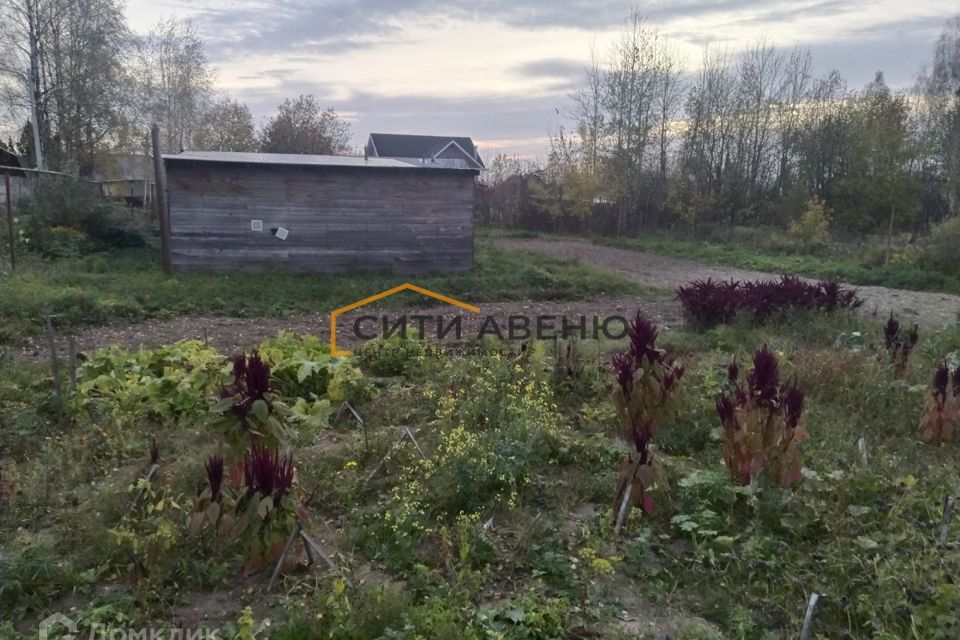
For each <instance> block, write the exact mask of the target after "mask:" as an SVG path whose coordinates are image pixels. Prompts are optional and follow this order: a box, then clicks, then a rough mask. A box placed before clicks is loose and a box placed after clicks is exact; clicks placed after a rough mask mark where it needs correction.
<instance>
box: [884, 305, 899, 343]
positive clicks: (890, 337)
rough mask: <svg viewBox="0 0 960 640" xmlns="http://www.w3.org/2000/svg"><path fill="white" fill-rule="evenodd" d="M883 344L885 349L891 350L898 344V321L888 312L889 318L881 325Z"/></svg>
mask: <svg viewBox="0 0 960 640" xmlns="http://www.w3.org/2000/svg"><path fill="white" fill-rule="evenodd" d="M883 346H884V347H886V349H887V351H893V350H894V349H897V348H898V347H899V346H900V322H899V321H898V320H896V319H894V317H893V312H892V311H891V312H890V319H889V320H887V323H886V324H885V325H883Z"/></svg>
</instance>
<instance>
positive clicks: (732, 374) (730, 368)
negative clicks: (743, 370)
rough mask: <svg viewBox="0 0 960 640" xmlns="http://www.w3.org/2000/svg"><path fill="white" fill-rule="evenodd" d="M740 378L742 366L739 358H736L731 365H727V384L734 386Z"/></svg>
mask: <svg viewBox="0 0 960 640" xmlns="http://www.w3.org/2000/svg"><path fill="white" fill-rule="evenodd" d="M739 378H740V364H739V363H738V362H737V357H736V356H734V357H733V360H731V361H730V364H728V365H727V382H729V383H731V384H734V383H736V381H737V380H738V379H739Z"/></svg>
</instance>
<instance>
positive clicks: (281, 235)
mask: <svg viewBox="0 0 960 640" xmlns="http://www.w3.org/2000/svg"><path fill="white" fill-rule="evenodd" d="M288 235H290V231H289V229H284V228H283V227H278V228H277V237H278V238H280V239H281V240H286V239H287V236H288Z"/></svg>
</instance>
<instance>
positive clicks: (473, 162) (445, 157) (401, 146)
mask: <svg viewBox="0 0 960 640" xmlns="http://www.w3.org/2000/svg"><path fill="white" fill-rule="evenodd" d="M365 153H366V155H367V156H368V157H370V158H392V159H394V160H401V161H403V162H408V163H411V164H420V165H424V166H433V167H449V168H456V169H477V170H482V169H483V168H484V166H483V160H481V159H480V154H479V153H478V152H477V147H476V145H474V144H473V140H472V139H470V138H468V137H463V136H460V137H455V136H418V135H408V134H402V133H371V134H370V138H369V139H368V140H367V146H366V148H365Z"/></svg>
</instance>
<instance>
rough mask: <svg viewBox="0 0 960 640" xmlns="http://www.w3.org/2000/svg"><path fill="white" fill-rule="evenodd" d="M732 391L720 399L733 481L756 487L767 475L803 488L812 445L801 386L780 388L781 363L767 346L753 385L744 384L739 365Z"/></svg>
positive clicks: (756, 361) (750, 379) (756, 360)
mask: <svg viewBox="0 0 960 640" xmlns="http://www.w3.org/2000/svg"><path fill="white" fill-rule="evenodd" d="M727 377H728V389H727V390H726V391H725V392H724V393H721V394H720V395H719V396H717V399H716V405H717V413H718V414H719V416H720V423H721V425H722V427H723V431H722V433H721V436H720V442H721V445H722V447H723V459H724V463H725V464H726V467H727V471H728V473H729V474H730V478H731V479H732V480H733V481H734V482H737V483H739V484H741V485H744V486H746V485H749V484H751V483H752V482H753V481H754V480H755V479H756V478H757V477H759V476H760V475H761V474H766V475H768V476H769V477H770V479H771V480H773V481H774V482H776V483H777V484H778V485H779V486H781V487H789V486H790V485H792V484H794V483H795V482H799V481H800V480H801V479H802V478H803V476H802V474H801V469H802V467H803V456H802V455H801V453H800V450H799V447H798V445H799V444H800V443H801V442H803V441H804V440H806V439H807V432H806V429H805V428H804V426H803V422H802V420H801V415H802V413H803V402H804V394H803V392H802V391H801V390H800V389H799V388H797V386H796V384H795V383H781V382H780V368H779V363H778V362H777V357H776V356H775V355H774V354H773V353H772V352H770V351H769V350H768V349H767V347H766V345H764V346H763V348H762V349H760V350H759V351H757V352H756V353H755V354H754V356H753V369H751V371H750V373H749V374H748V375H747V384H746V387H744V386H743V385H742V384H741V383H740V367H739V365H738V364H737V361H736V359H734V361H733V362H731V363H730V366H729V367H728V376H727Z"/></svg>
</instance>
